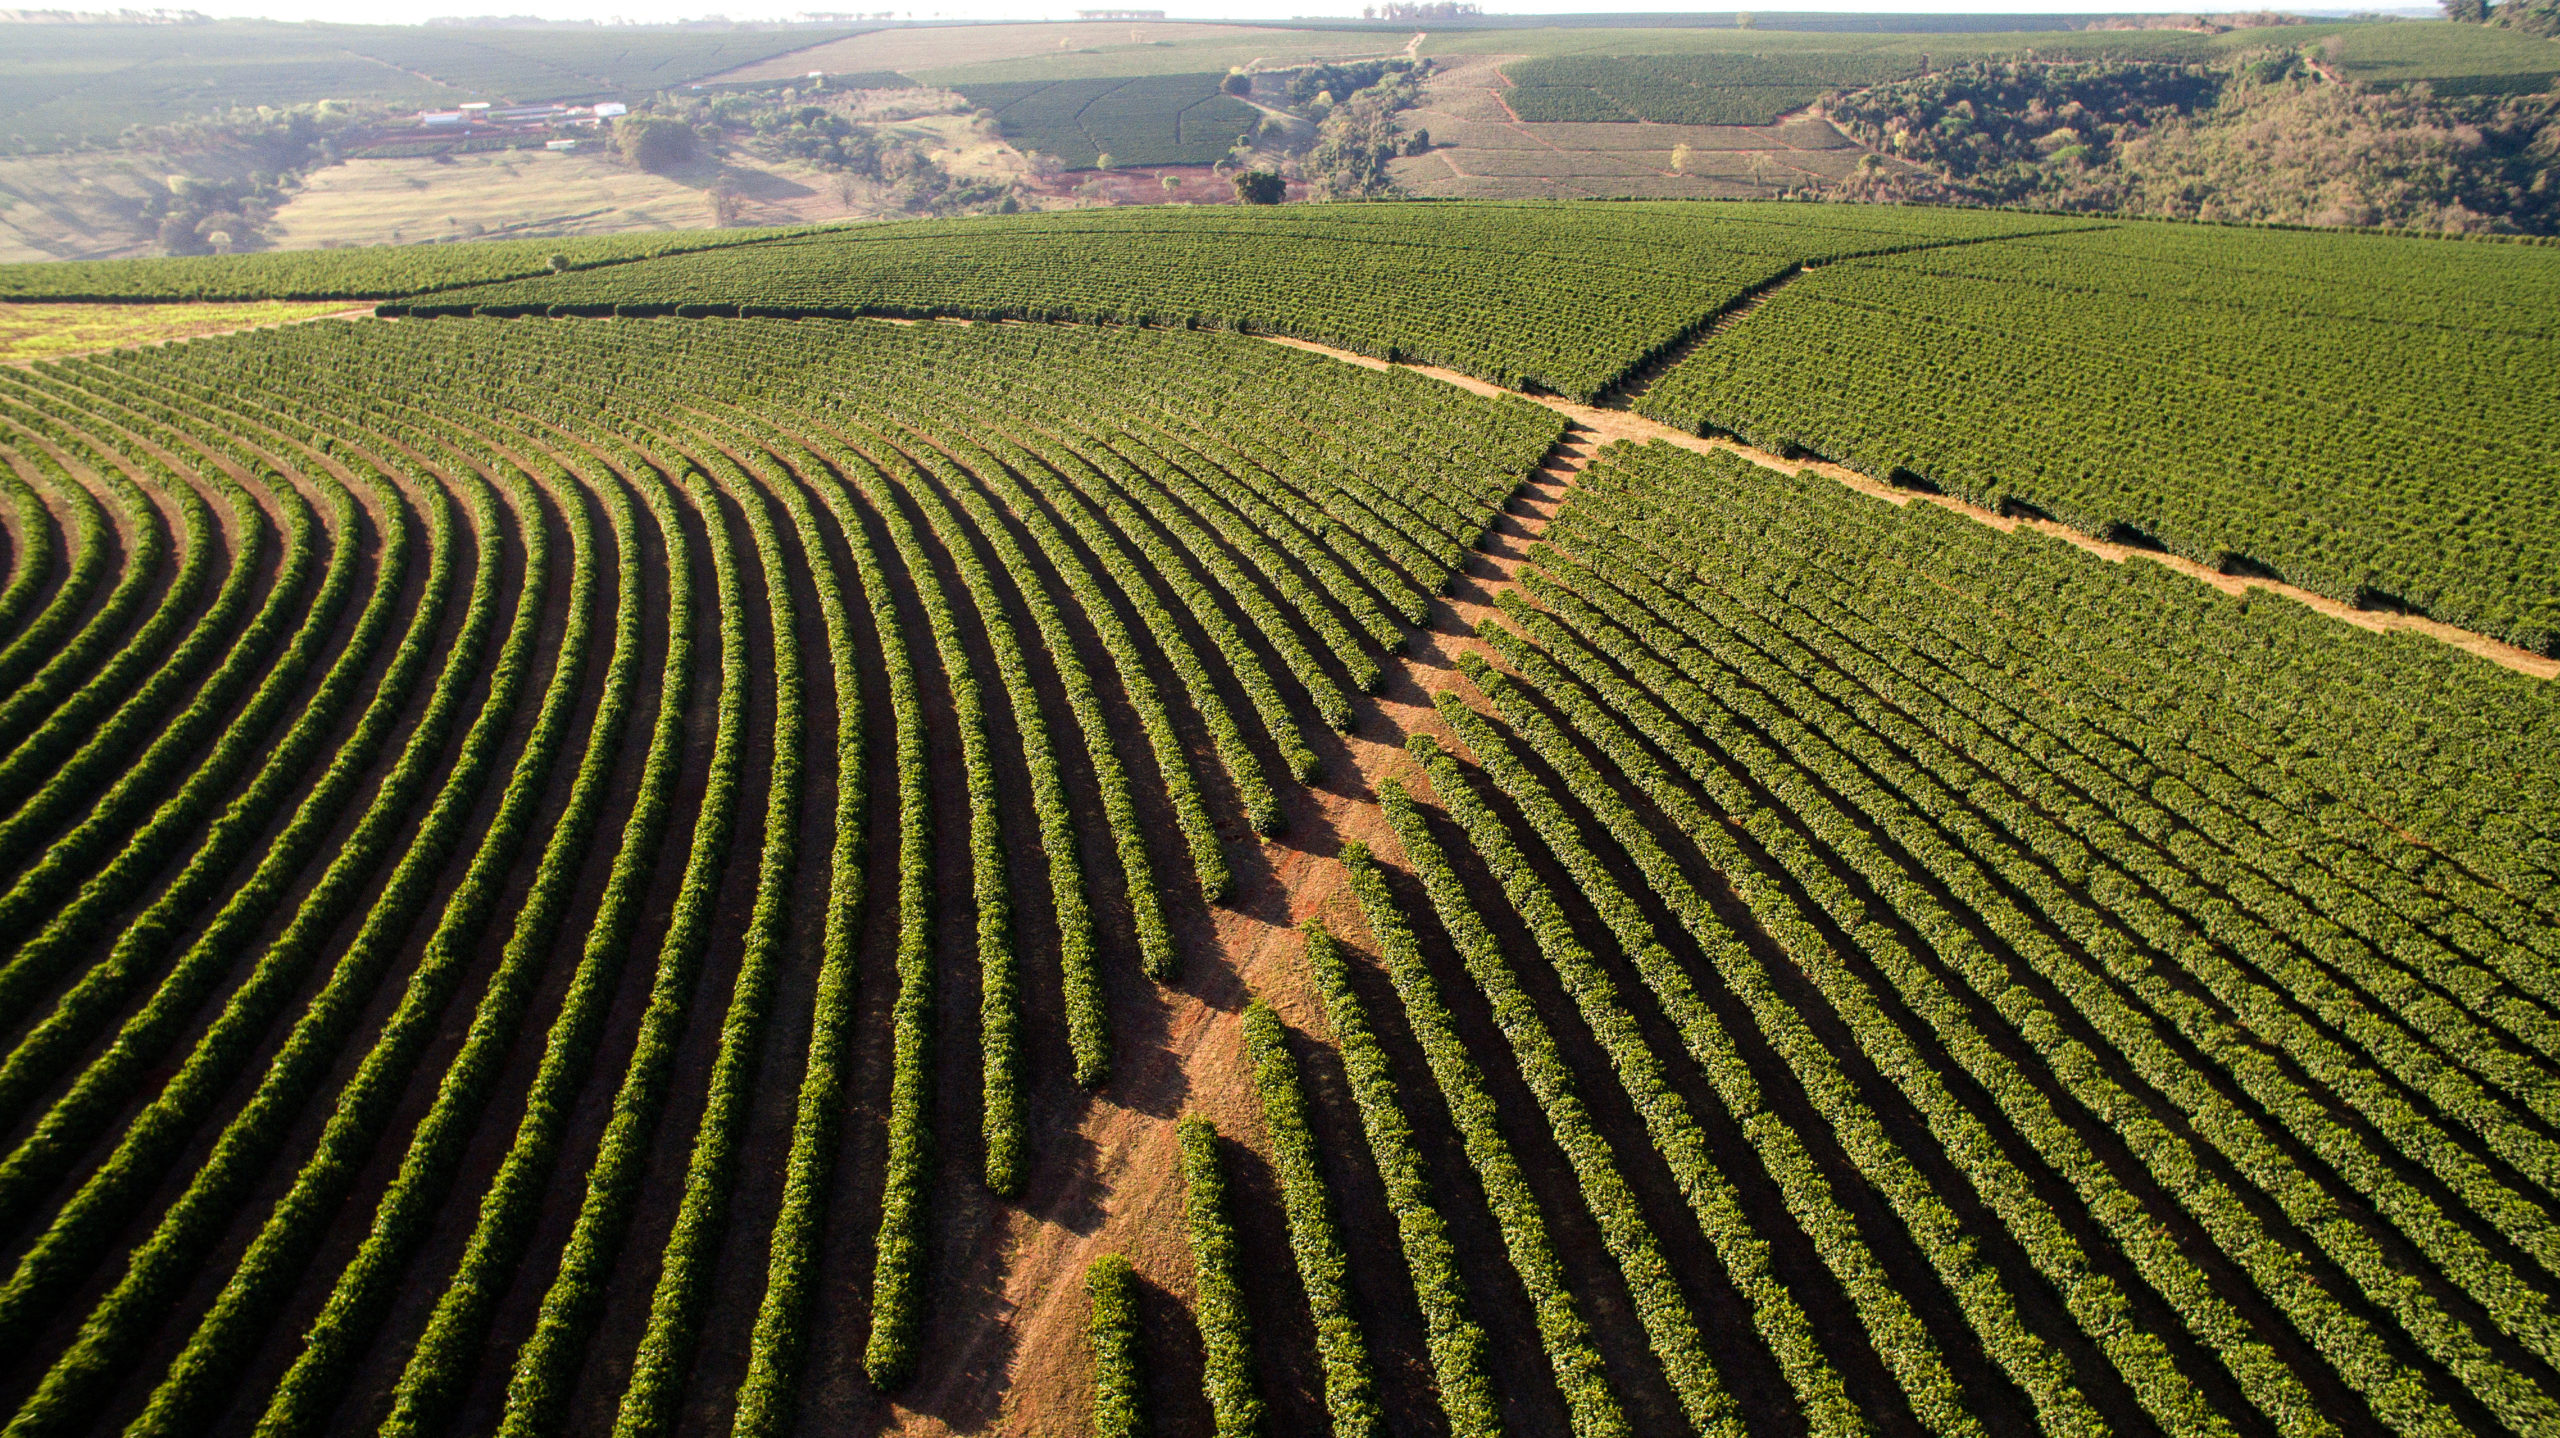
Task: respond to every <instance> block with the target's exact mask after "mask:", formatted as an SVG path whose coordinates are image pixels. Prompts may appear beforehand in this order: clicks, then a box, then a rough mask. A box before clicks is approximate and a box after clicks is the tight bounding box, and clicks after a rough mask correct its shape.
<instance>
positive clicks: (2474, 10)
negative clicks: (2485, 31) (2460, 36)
mask: <svg viewBox="0 0 2560 1438" xmlns="http://www.w3.org/2000/svg"><path fill="white" fill-rule="evenodd" d="M2444 18H2446V19H2447V20H2451V21H2454V22H2455V23H2457V24H2462V25H2486V24H2488V23H2489V0H2444Z"/></svg>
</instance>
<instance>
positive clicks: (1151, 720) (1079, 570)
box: [915, 419, 1235, 982]
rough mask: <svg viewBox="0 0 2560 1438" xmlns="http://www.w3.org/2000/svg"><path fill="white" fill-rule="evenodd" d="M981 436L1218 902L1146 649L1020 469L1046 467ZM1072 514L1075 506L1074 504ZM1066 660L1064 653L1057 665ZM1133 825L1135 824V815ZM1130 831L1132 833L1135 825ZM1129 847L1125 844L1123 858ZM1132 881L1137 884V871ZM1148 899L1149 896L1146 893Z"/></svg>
mask: <svg viewBox="0 0 2560 1438" xmlns="http://www.w3.org/2000/svg"><path fill="white" fill-rule="evenodd" d="M915 423H916V424H917V426H918V428H919V429H920V431H921V432H924V433H931V432H933V430H934V428H935V426H933V425H932V424H931V423H930V420H929V419H919V420H918V421H915ZM985 442H986V444H987V446H988V448H989V450H990V452H991V453H992V454H993V455H994V456H995V457H996V459H997V460H998V461H1000V462H999V463H996V464H992V465H989V466H988V467H987V468H985V469H983V470H980V471H979V472H978V478H979V479H980V480H982V481H984V482H985V483H986V484H987V486H988V487H989V488H990V489H992V490H993V491H994V492H995V494H996V497H997V498H998V499H999V500H1000V501H1002V502H1003V504H1004V505H1005V507H1006V508H1007V509H1009V510H1011V511H1012V513H1013V516H1014V517H1015V518H1016V519H1017V520H1019V521H1020V522H1021V524H1022V526H1023V528H1024V529H1026V530H1028V531H1029V532H1030V535H1031V541H1032V543H1033V544H1035V545H1037V546H1038V547H1039V550H1040V556H1041V563H1042V567H1043V568H1045V569H1047V570H1048V572H1049V573H1051V574H1054V575H1056V576H1057V577H1058V580H1059V582H1060V583H1062V584H1064V585H1065V587H1066V589H1067V592H1068V593H1069V594H1072V595H1073V596H1075V600H1076V603H1077V605H1078V607H1080V608H1081V609H1083V611H1084V616H1085V622H1086V623H1088V624H1090V625H1092V626H1093V631H1094V633H1095V634H1096V635H1097V636H1098V637H1099V638H1100V639H1101V641H1102V649H1103V652H1104V653H1106V654H1108V655H1110V656H1111V662H1112V665H1113V667H1114V668H1115V669H1116V670H1117V671H1118V673H1119V675H1120V688H1121V690H1122V692H1123V693H1125V694H1126V695H1127V696H1128V700H1129V707H1131V708H1132V709H1135V710H1137V711H1138V721H1139V724H1140V726H1141V727H1142V728H1143V729H1144V730H1145V731H1146V735H1147V744H1148V747H1149V748H1150V749H1152V750H1153V751H1154V753H1155V758H1156V768H1157V770H1158V771H1159V772H1160V774H1161V775H1162V777H1163V779H1164V786H1165V795H1166V797H1167V798H1168V799H1170V800H1171V801H1172V804H1173V812H1174V817H1175V819H1176V821H1177V822H1179V823H1180V824H1181V826H1182V837H1183V839H1184V841H1185V842H1186V843H1187V844H1188V845H1189V846H1190V850H1191V870H1192V874H1193V876H1194V877H1195V878H1196V879H1197V881H1198V882H1199V885H1200V896H1201V897H1202V898H1203V899H1206V900H1207V901H1208V902H1210V903H1213V904H1214V903H1216V902H1218V901H1219V900H1221V899H1223V898H1225V897H1226V896H1227V889H1228V887H1229V886H1230V885H1231V884H1233V883H1234V878H1235V876H1234V873H1233V871H1232V870H1230V869H1229V868H1228V866H1227V856H1226V851H1225V850H1224V849H1223V848H1221V847H1220V845H1219V843H1218V831H1217V828H1216V826H1215V825H1214V824H1212V823H1211V822H1210V820H1209V806H1208V805H1207V804H1206V803H1204V802H1203V801H1202V800H1201V798H1200V785H1199V781H1198V780H1197V779H1196V778H1194V777H1193V775H1192V772H1191V758H1190V755H1189V754H1188V752H1187V751H1186V750H1185V749H1184V748H1183V744H1182V740H1181V737H1180V736H1179V735H1177V734H1175V733H1174V729H1173V719H1172V717H1171V716H1170V715H1168V714H1167V713H1166V712H1165V705H1164V697H1163V696H1162V695H1161V694H1160V693H1159V692H1158V691H1157V689H1156V683H1155V679H1154V678H1153V676H1151V675H1150V674H1149V673H1148V672H1147V664H1146V650H1145V649H1143V648H1141V647H1140V646H1139V644H1138V640H1137V636H1136V635H1135V634H1133V633H1131V632H1130V630H1129V625H1128V623H1127V621H1125V620H1123V619H1122V618H1121V617H1120V611H1119V608H1118V607H1117V606H1116V605H1114V604H1113V603H1112V602H1111V598H1110V595H1109V594H1108V593H1106V592H1105V591H1104V590H1103V588H1102V586H1101V585H1100V584H1099V583H1098V582H1097V581H1096V580H1095V578H1094V576H1093V571H1092V570H1090V569H1088V568H1087V567H1086V566H1085V564H1084V561H1083V560H1082V559H1081V558H1080V557H1079V556H1078V555H1077V553H1076V549H1075V546H1074V545H1073V544H1072V543H1071V542H1070V541H1069V540H1068V538H1067V533H1066V530H1065V529H1064V528H1062V527H1061V526H1060V525H1059V524H1058V522H1057V521H1056V520H1055V519H1053V518H1051V517H1050V514H1049V510H1048V508H1047V507H1046V506H1045V505H1044V504H1043V503H1042V502H1041V498H1040V497H1039V493H1038V492H1037V491H1035V489H1034V488H1033V485H1032V483H1031V482H1029V481H1026V480H1024V479H1023V478H1022V476H1023V475H1025V474H1031V475H1043V474H1048V473H1049V469H1048V466H1047V465H1046V464H1045V463H1044V462H1043V461H1042V460H1041V459H1040V458H1039V457H1038V456H1036V455H1034V454H1032V453H1031V452H1029V451H1027V450H1024V449H1022V448H1020V447H1019V446H1018V445H1016V444H1014V443H1013V442H1011V441H1010V440H1006V439H1001V438H995V437H989V438H987V439H986V441H985ZM1003 461H1011V462H1010V463H1005V462H1003ZM1069 512H1070V513H1075V512H1077V511H1076V510H1075V508H1074V507H1072V506H1071V507H1070V510H1069ZM983 528H984V531H985V532H986V533H988V534H989V535H990V536H992V535H993V534H994V533H995V532H996V531H997V530H999V529H1001V528H1002V525H1001V524H988V525H985V526H983ZM1038 572H1039V571H1038V570H1036V569H1028V568H1025V569H1017V570H1016V571H1015V574H1016V577H1017V579H1018V580H1019V581H1020V582H1021V585H1022V588H1023V589H1024V590H1025V592H1028V591H1029V590H1030V589H1031V588H1033V587H1034V585H1035V584H1036V582H1037V580H1036V576H1037V574H1038ZM1051 644H1052V652H1053V653H1057V654H1060V655H1061V656H1063V655H1065V654H1067V653H1071V652H1073V650H1072V647H1071V646H1070V647H1068V648H1059V647H1058V646H1057V641H1056V639H1055V638H1053V639H1052V641H1051ZM1063 662H1064V661H1063V657H1062V658H1061V663H1062V665H1063ZM1100 720H1101V715H1100V713H1099V712H1098V710H1097V712H1096V713H1095V714H1094V715H1093V716H1092V717H1091V718H1089V719H1087V720H1086V721H1085V742H1086V743H1087V744H1088V745H1092V746H1095V747H1096V748H1099V747H1100V746H1101V745H1102V744H1103V743H1105V742H1107V739H1108V736H1109V734H1110V731H1109V730H1108V729H1107V728H1103V727H1101V725H1100ZM1106 792H1108V791H1107V790H1106ZM1131 823H1132V825H1133V828H1134V825H1135V823H1136V819H1135V815H1134V813H1133V815H1132V818H1131ZM1115 827H1116V823H1115ZM1132 837H1133V838H1134V837H1135V833H1134V831H1133V833H1132ZM1126 852H1127V850H1126V847H1125V846H1124V849H1123V854H1124V859H1125V855H1126ZM1131 882H1132V887H1133V888H1134V886H1135V875H1134V874H1133V875H1132V880H1131ZM1148 897H1150V898H1153V897H1154V896H1153V894H1152V893H1151V894H1150V895H1149V896H1148ZM1142 937H1143V935H1142ZM1142 947H1143V946H1142ZM1148 957H1149V959H1150V960H1156V959H1157V958H1158V956H1157V955H1153V954H1150V955H1148ZM1178 963H1179V959H1178V957H1177V956H1176V955H1175V954H1174V952H1173V946H1172V943H1171V941H1170V940H1169V939H1168V940H1167V942H1166V943H1165V945H1164V948H1163V950H1162V951H1161V960H1160V962H1151V963H1150V965H1149V968H1148V970H1147V971H1148V973H1150V974H1151V975H1153V976H1154V977H1155V978H1156V979H1157V980H1158V981H1159V982H1170V981H1171V980H1172V978H1173V976H1174V973H1175V970H1176V966H1177V965H1178Z"/></svg>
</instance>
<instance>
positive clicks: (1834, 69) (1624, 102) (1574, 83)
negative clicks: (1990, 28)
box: [1503, 52, 1920, 125]
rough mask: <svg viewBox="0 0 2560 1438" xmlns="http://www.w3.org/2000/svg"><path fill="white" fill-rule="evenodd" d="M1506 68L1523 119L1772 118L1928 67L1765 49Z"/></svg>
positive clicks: (1896, 59)
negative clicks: (1773, 53)
mask: <svg viewBox="0 0 2560 1438" xmlns="http://www.w3.org/2000/svg"><path fill="white" fill-rule="evenodd" d="M1503 73H1504V74H1505V75H1506V76H1508V77H1509V78H1510V80H1511V83H1512V85H1513V86H1514V87H1515V88H1514V89H1513V90H1512V91H1511V92H1510V93H1508V94H1506V95H1505V96H1504V97H1503V99H1504V100H1505V101H1506V102H1507V103H1508V104H1509V105H1510V106H1511V109H1512V112H1513V113H1514V114H1517V115H1518V116H1519V117H1520V118H1521V119H1523V120H1532V121H1536V120H1565V121H1571V120H1651V121H1655V122H1657V123H1660V124H1667V125H1769V124H1775V123H1776V122H1777V118H1778V117H1779V116H1780V115H1783V114H1785V113H1786V112H1788V111H1789V110H1800V109H1802V108H1804V107H1805V106H1807V105H1810V104H1812V103H1813V102H1814V101H1816V100H1818V99H1820V98H1822V96H1823V94H1824V93H1825V92H1827V91H1830V90H1840V89H1858V88H1863V87H1865V86H1868V85H1880V84H1883V83H1884V82H1885V81H1888V80H1900V79H1906V78H1908V77H1910V76H1912V75H1916V74H1918V73H1920V60H1919V57H1917V56H1913V55H1897V54H1890V53H1886V54H1872V55H1869V54H1838V53H1826V52H1813V53H1806V54H1791V55H1778V56H1762V55H1721V54H1719V55H1632V56H1606V57H1604V56H1597V55H1554V56H1549V57H1547V58H1544V59H1537V60H1523V61H1520V62H1519V63H1517V64H1514V65H1511V66H1508V67H1506V68H1505V69H1504V71H1503Z"/></svg>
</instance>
